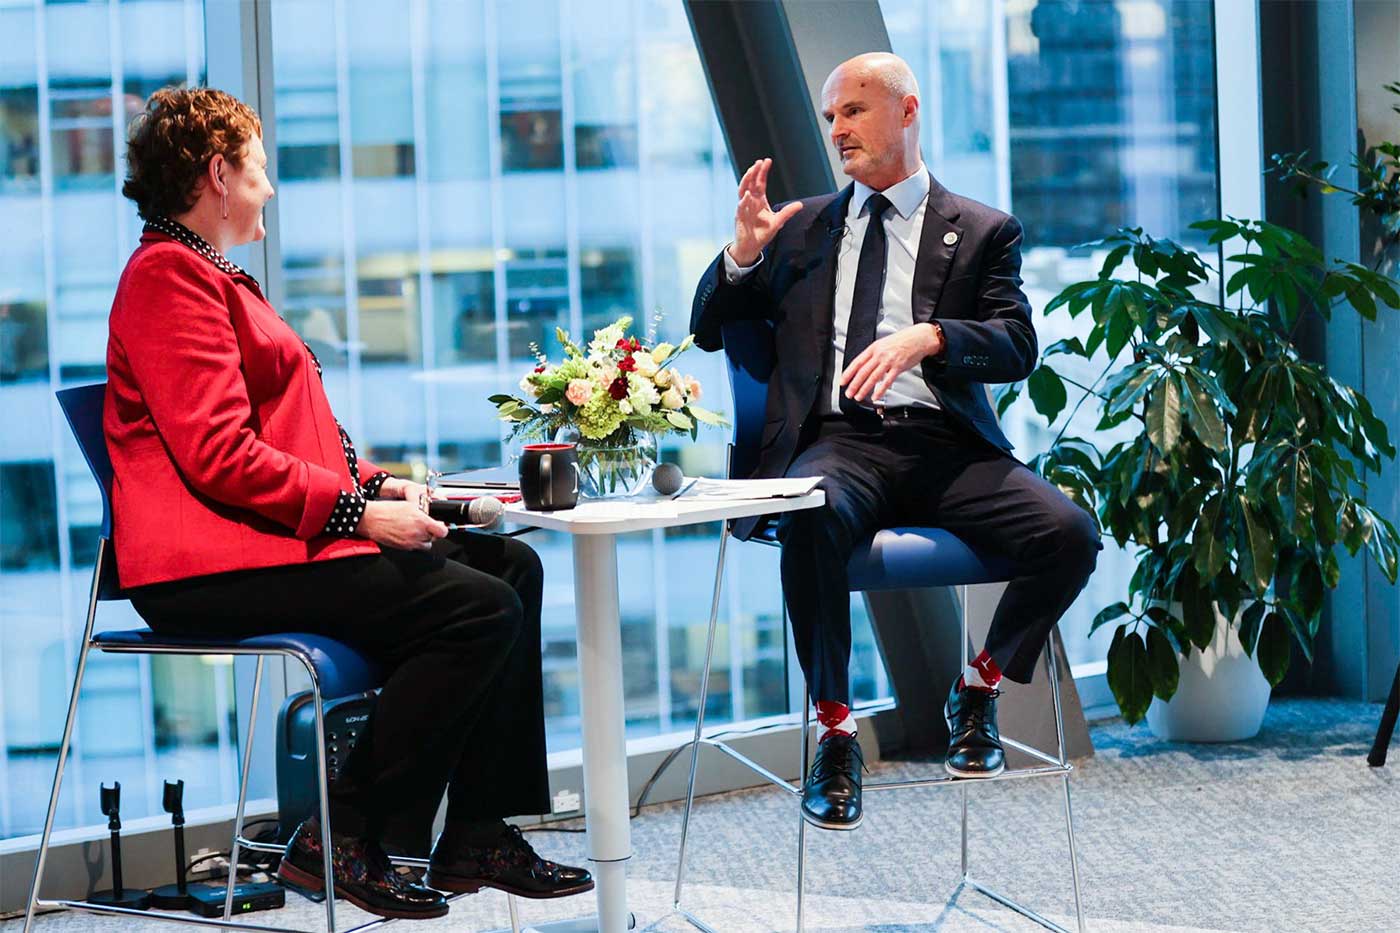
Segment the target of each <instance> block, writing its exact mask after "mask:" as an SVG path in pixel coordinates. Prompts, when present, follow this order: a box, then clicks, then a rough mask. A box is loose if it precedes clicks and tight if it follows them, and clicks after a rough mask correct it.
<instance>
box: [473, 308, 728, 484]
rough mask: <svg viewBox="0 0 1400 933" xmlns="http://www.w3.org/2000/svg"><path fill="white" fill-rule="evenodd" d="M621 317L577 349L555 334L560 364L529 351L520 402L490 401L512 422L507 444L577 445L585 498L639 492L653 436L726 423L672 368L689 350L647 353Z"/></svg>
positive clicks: (684, 345)
mask: <svg viewBox="0 0 1400 933" xmlns="http://www.w3.org/2000/svg"><path fill="white" fill-rule="evenodd" d="M631 326H632V318H630V317H621V318H619V319H618V320H617V321H616V322H615V323H613V324H611V325H609V326H607V327H604V328H602V329H601V330H599V331H597V332H595V333H594V335H593V339H592V340H591V341H589V343H588V345H587V346H586V347H580V346H579V345H578V344H576V343H574V342H573V340H571V339H570V337H569V335H568V333H567V332H565V331H564V330H562V329H559V330H556V331H555V336H556V337H558V339H559V343H560V344H561V345H562V346H563V348H564V360H563V362H561V363H559V364H558V365H554V364H551V363H550V362H549V360H548V359H547V358H546V357H545V356H544V354H543V353H540V352H538V348H537V347H533V346H532V347H531V349H532V350H535V351H536V353H535V358H536V361H537V365H536V366H535V368H534V370H533V371H532V372H530V373H527V374H526V375H525V378H523V379H521V380H520V391H521V395H522V396H523V397H521V396H514V395H493V396H491V397H490V401H491V403H492V404H494V405H495V406H496V413H497V414H498V415H499V416H500V418H501V420H502V421H510V422H513V423H514V427H513V429H512V430H511V433H510V439H511V440H515V439H516V438H521V439H525V440H536V441H540V440H567V441H573V442H577V444H578V462H579V489H580V492H582V493H583V495H585V496H590V497H593V498H603V497H608V496H628V495H632V494H634V493H636V492H638V491H640V490H641V488H642V487H643V486H644V485H645V484H646V482H647V481H648V479H650V477H651V471H652V469H653V468H654V467H655V465H656V437H657V435H663V434H689V435H690V436H691V438H692V439H694V438H695V436H696V433H697V432H698V431H699V428H700V425H701V424H709V425H717V426H722V425H725V424H726V423H727V422H725V420H724V419H723V418H722V417H721V416H719V415H717V414H715V413H714V412H712V411H709V410H707V409H704V408H701V407H700V406H699V405H698V404H697V402H699V401H700V395H701V387H700V383H699V381H698V380H696V379H695V378H694V377H693V376H685V375H682V374H681V372H680V371H679V370H678V369H676V368H675V366H674V365H673V364H674V363H675V361H676V359H677V357H679V356H680V355H681V354H682V353H684V352H685V351H686V350H688V349H689V348H690V345H691V343H692V342H693V341H694V338H693V337H686V338H685V339H684V340H682V341H681V342H680V344H679V345H672V344H669V343H658V344H656V345H655V346H652V347H650V348H648V347H647V346H645V345H643V344H642V342H641V341H640V340H638V339H637V338H636V337H629V336H628V335H627V329H628V328H629V327H631Z"/></svg>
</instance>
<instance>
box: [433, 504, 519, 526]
mask: <svg viewBox="0 0 1400 933" xmlns="http://www.w3.org/2000/svg"><path fill="white" fill-rule="evenodd" d="M505 510H506V507H505V505H504V504H502V502H501V500H500V499H497V498H496V497H495V496H478V497H477V498H475V499H469V500H467V501H466V502H451V501H444V500H442V499H433V500H432V501H430V502H429V503H428V514H429V515H430V516H432V517H433V518H435V519H437V520H438V521H440V522H442V523H443V524H445V525H451V526H453V527H456V528H479V529H481V530H483V531H488V530H490V529H493V528H495V527H496V526H497V525H499V524H500V522H501V515H502V514H503V513H504V512H505Z"/></svg>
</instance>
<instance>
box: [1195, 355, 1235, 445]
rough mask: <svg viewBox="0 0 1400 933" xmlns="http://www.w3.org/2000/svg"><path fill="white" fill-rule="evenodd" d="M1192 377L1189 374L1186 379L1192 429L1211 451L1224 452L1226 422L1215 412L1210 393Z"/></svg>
mask: <svg viewBox="0 0 1400 933" xmlns="http://www.w3.org/2000/svg"><path fill="white" fill-rule="evenodd" d="M1191 377H1192V374H1191V373H1190V372H1188V373H1187V374H1186V379H1185V382H1186V411H1187V414H1189V415H1190V418H1191V427H1192V429H1193V430H1195V432H1196V436H1197V437H1199V438H1200V439H1201V443H1203V444H1205V445H1206V446H1207V447H1209V448H1210V449H1211V450H1217V451H1223V450H1225V448H1226V446H1227V443H1226V439H1225V422H1223V421H1221V420H1220V413H1219V412H1218V411H1216V410H1215V402H1214V400H1213V399H1212V398H1211V396H1210V393H1209V392H1207V391H1206V389H1205V387H1204V386H1202V385H1200V384H1198V383H1197V382H1196V380H1194V379H1193V378H1191Z"/></svg>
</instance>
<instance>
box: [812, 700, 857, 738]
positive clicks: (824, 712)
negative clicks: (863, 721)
mask: <svg viewBox="0 0 1400 933" xmlns="http://www.w3.org/2000/svg"><path fill="white" fill-rule="evenodd" d="M817 722H819V723H821V724H822V725H823V726H826V731H825V732H823V733H822V737H821V738H820V739H818V740H817V741H818V742H825V741H826V740H827V739H829V738H830V737H831V736H832V735H834V734H835V733H837V732H841V733H844V734H846V735H855V734H856V720H855V717H854V716H852V715H851V708H850V707H849V706H847V705H846V704H845V703H837V702H836V701H835V700H818V701H817Z"/></svg>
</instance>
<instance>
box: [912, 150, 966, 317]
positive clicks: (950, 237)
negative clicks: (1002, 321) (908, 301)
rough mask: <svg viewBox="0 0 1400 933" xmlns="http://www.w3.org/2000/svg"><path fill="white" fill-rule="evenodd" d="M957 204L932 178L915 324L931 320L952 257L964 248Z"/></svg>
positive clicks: (916, 290)
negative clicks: (959, 248)
mask: <svg viewBox="0 0 1400 933" xmlns="http://www.w3.org/2000/svg"><path fill="white" fill-rule="evenodd" d="M959 213H960V212H959V210H958V206H957V203H956V202H955V201H954V200H953V199H952V197H951V196H950V195H949V194H948V189H947V188H944V187H943V186H942V185H940V184H939V183H938V179H936V178H934V177H933V176H932V174H930V175H929V189H928V207H927V208H926V209H925V210H924V229H923V232H922V233H921V234H920V235H919V258H918V260H917V261H916V262H915V263H914V294H913V303H914V322H915V323H923V322H925V321H928V320H931V319H932V318H933V315H934V311H935V310H936V309H937V308H938V298H939V296H940V295H942V294H943V283H944V282H946V281H947V280H948V270H949V269H951V268H952V267H953V257H955V256H956V255H957V253H958V247H960V246H962V241H963V229H962V227H959V226H958V225H957V223H955V221H956V220H957V219H958V214H959Z"/></svg>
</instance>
